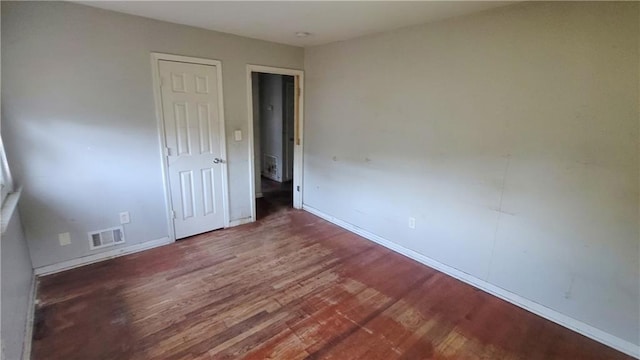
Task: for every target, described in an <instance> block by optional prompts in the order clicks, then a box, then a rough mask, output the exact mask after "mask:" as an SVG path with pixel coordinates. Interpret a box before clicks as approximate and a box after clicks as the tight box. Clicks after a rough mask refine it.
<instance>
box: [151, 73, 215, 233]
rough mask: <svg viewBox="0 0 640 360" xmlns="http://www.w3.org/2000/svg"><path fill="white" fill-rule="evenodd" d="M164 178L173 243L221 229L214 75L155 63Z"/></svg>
mask: <svg viewBox="0 0 640 360" xmlns="http://www.w3.org/2000/svg"><path fill="white" fill-rule="evenodd" d="M158 66H159V71H160V82H161V95H162V115H163V116H162V117H163V121H164V131H165V140H166V146H167V148H168V149H167V163H168V167H167V173H168V177H169V189H170V192H171V205H172V210H173V214H174V228H175V232H176V233H175V236H176V239H180V238H184V237H187V236H191V235H195V234H200V233H203V232H207V231H211V230H215V229H219V228H222V227H224V211H225V209H224V208H223V204H224V202H223V191H224V188H223V186H222V179H223V174H224V173H226V171H225V172H223V167H224V166H226V163H225V162H224V160H223V159H222V149H223V146H224V137H223V136H222V134H220V119H219V116H218V114H219V112H218V79H217V70H216V67H215V66H212V65H199V64H190V63H183V62H174V61H165V60H160V61H159V64H158Z"/></svg>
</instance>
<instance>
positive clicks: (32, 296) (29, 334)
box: [22, 274, 38, 360]
mask: <svg viewBox="0 0 640 360" xmlns="http://www.w3.org/2000/svg"><path fill="white" fill-rule="evenodd" d="M36 292H37V287H36V275H35V274H33V276H32V277H31V290H29V302H28V303H27V320H26V324H25V328H24V341H23V343H22V360H30V359H31V342H32V340H33V325H34V323H33V319H34V316H35V312H36V299H37V296H38V294H37V293H36Z"/></svg>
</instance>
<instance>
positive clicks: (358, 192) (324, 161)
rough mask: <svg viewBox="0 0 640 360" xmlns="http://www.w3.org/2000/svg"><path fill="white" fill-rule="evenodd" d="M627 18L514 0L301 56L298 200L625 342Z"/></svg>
mask: <svg viewBox="0 0 640 360" xmlns="http://www.w3.org/2000/svg"><path fill="white" fill-rule="evenodd" d="M638 18H639V4H638V3H631V2H627V3H611V2H605V3H596V2H550V3H535V2H534V3H523V4H516V5H512V6H508V7H504V8H500V9H495V10H490V11H487V12H483V13H479V14H475V15H471V16H467V17H460V18H456V19H451V20H448V21H442V22H438V23H433V24H427V25H423V26H418V27H412V28H405V29H401V30H397V31H393V32H387V33H383V34H379V35H375V36H369V37H364V38H359V39H355V40H349V41H344V42H339V43H334V44H329V45H326V46H319V47H314V48H309V49H306V51H305V72H306V74H305V76H306V81H307V82H306V89H307V91H306V114H305V119H306V120H305V149H304V151H305V158H304V202H305V204H306V205H307V206H311V207H313V208H316V209H318V210H320V211H321V212H324V213H326V214H328V215H331V216H334V217H336V218H338V219H341V220H343V221H346V222H348V223H351V224H353V225H355V226H357V227H360V228H362V229H365V230H367V231H369V232H371V233H374V234H376V235H378V236H381V237H383V238H386V239H388V240H390V241H393V242H395V243H397V244H399V245H401V246H403V247H405V248H409V249H412V250H414V251H416V252H419V253H421V254H423V255H426V256H428V257H430V258H432V259H435V260H437V261H439V262H441V263H444V264H446V265H449V266H451V267H454V268H456V269H459V270H461V271H463V272H465V273H467V274H470V275H471V276H473V277H475V278H478V279H481V280H486V281H487V282H489V283H491V284H493V285H496V286H498V287H501V288H503V289H506V290H508V291H510V292H512V293H514V294H517V295H520V296H522V297H525V298H527V299H529V300H532V301H534V302H536V303H539V304H542V305H544V306H546V307H548V308H550V309H553V310H555V311H558V312H560V313H562V314H565V315H568V316H570V317H572V318H574V319H577V320H579V321H581V322H584V323H586V324H589V325H592V326H594V327H596V328H598V329H601V330H603V331H605V332H607V333H609V334H612V335H614V336H616V337H618V338H620V339H623V340H624V341H627V342H630V343H633V344H639V337H640V333H639V324H640V315H639V305H638V304H639V303H640V296H639V283H640V279H639V261H638V257H639V250H640V249H639V242H640V240H639V233H638V223H639V212H638V199H639V192H638V187H639V175H638V170H639V155H638V150H639V149H638V139H639V132H638V128H639V119H638V114H639V106H638V101H639V92H638V84H639V80H640V78H639V75H638V74H639V56H638V45H639V26H638ZM409 217H415V218H416V228H415V230H411V229H409V228H408V218H409Z"/></svg>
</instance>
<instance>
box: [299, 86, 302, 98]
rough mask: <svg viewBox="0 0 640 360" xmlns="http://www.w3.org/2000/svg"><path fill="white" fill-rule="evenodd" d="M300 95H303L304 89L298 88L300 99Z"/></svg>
mask: <svg viewBox="0 0 640 360" xmlns="http://www.w3.org/2000/svg"><path fill="white" fill-rule="evenodd" d="M300 94H302V89H301V88H298V97H300Z"/></svg>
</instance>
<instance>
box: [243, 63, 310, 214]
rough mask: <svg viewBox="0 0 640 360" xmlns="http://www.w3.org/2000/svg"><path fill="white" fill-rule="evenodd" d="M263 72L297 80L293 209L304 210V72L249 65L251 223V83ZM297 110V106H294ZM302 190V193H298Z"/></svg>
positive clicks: (252, 186) (253, 205)
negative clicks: (255, 75)
mask: <svg viewBox="0 0 640 360" xmlns="http://www.w3.org/2000/svg"><path fill="white" fill-rule="evenodd" d="M253 72H261V73H268V74H277V75H289V76H293V77H294V78H295V83H297V85H298V86H297V88H298V89H300V90H299V95H298V96H297V97H296V101H295V102H294V104H296V105H298V107H297V112H296V114H294V121H295V118H296V115H297V120H298V121H297V122H296V125H297V126H296V127H295V128H294V133H295V134H296V139H294V145H293V207H294V208H296V209H302V193H303V188H302V168H303V167H302V166H303V164H304V162H303V157H304V151H303V150H304V147H303V146H304V136H303V134H304V131H303V130H304V71H303V70H296V69H287V68H279V67H271V66H262V65H251V64H249V65H247V114H248V119H249V124H248V125H249V136H248V138H249V141H248V142H249V174H251V181H250V184H249V198H250V204H251V221H256V195H257V194H256V188H255V186H256V174H255V161H256V160H255V157H256V154H255V149H254V148H253V143H254V140H255V138H254V136H255V134H254V133H253V92H252V87H253V82H252V81H251V73H253ZM294 108H295V105H294ZM296 189H300V191H296Z"/></svg>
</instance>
